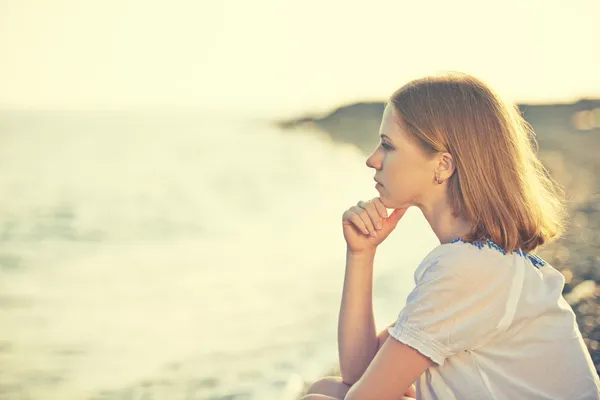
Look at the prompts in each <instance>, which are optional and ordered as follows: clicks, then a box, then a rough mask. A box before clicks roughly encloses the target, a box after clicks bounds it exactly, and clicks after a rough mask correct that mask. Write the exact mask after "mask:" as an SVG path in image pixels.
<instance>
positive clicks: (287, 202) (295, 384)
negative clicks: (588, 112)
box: [0, 111, 439, 400]
mask: <svg viewBox="0 0 600 400" xmlns="http://www.w3.org/2000/svg"><path fill="white" fill-rule="evenodd" d="M365 134H372V135H374V136H375V138H374V145H376V143H377V138H376V136H377V133H376V132H373V133H368V132H367V133H365ZM365 160H366V155H365V154H363V153H361V152H360V151H359V150H358V149H356V148H355V147H354V146H352V145H349V144H340V143H335V142H333V141H331V140H330V139H329V138H328V137H327V136H325V135H323V134H321V133H318V132H310V131H294V132H285V131H280V130H278V129H277V128H275V127H273V126H270V125H269V124H267V123H266V122H261V121H253V120H250V119H243V118H236V117H235V115H233V116H226V115H221V116H218V117H217V116H211V115H203V114H201V113H194V112H181V113H156V112H146V113H144V112H136V113H134V112H129V113H126V112H121V113H118V112H33V111H31V112H24V111H22V112H16V111H10V112H9V111H4V112H1V113H0V193H1V196H0V205H1V207H0V211H1V212H0V399H11V400H19V399H44V400H52V399H60V400H66V399H166V398H168V399H172V400H177V399H284V400H285V399H293V398H295V396H296V395H297V394H298V393H299V390H301V387H302V382H303V381H305V380H306V381H312V380H314V379H317V378H318V377H319V376H321V375H322V374H323V373H324V372H325V371H327V370H328V369H330V368H331V367H332V366H333V365H335V363H336V362H337V341H336V340H337V337H336V335H337V317H338V311H339V305H340V299H341V290H342V284H343V277H344V262H345V242H344V239H343V235H342V227H341V216H342V213H343V212H344V210H346V209H347V208H349V207H350V206H352V205H354V204H356V203H357V202H358V201H359V200H365V199H370V198H373V197H375V196H377V195H378V192H377V191H376V190H375V188H374V182H373V176H374V171H373V170H371V169H369V168H367V167H366V165H365ZM437 244H439V242H438V241H437V239H436V238H435V236H434V235H433V233H432V232H431V230H430V228H429V226H428V225H427V223H426V221H425V219H424V218H423V216H422V214H421V213H420V211H419V210H418V209H416V208H411V209H409V210H408V212H407V213H406V214H405V216H404V218H403V220H401V221H400V223H399V224H398V227H397V228H396V230H395V231H394V232H392V234H391V235H390V236H389V237H388V239H387V240H386V241H385V242H384V243H383V244H382V245H381V246H380V248H379V250H378V254H377V258H376V261H375V263H376V265H375V280H374V308H375V317H376V321H377V327H378V330H380V329H383V327H385V326H387V325H389V324H391V323H392V322H393V321H394V319H395V317H396V315H397V314H398V312H399V311H400V310H401V308H402V306H403V305H404V302H405V300H406V296H407V295H408V293H409V291H410V289H411V288H412V286H413V284H414V282H413V273H414V269H415V268H416V266H417V265H418V263H419V262H420V260H421V259H422V258H423V257H424V256H425V255H426V254H427V252H429V251H430V250H431V249H432V248H433V247H435V246H437Z"/></svg>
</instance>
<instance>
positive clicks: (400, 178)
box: [390, 158, 425, 193]
mask: <svg viewBox="0 0 600 400" xmlns="http://www.w3.org/2000/svg"><path fill="white" fill-rule="evenodd" d="M390 166H392V167H393V168H390V172H393V173H392V174H390V177H391V183H392V187H393V189H394V191H401V192H403V193H408V192H411V193H412V192H415V191H420V190H421V189H422V187H423V184H424V182H425V177H424V175H425V173H424V171H423V169H422V168H421V167H420V165H419V164H417V163H415V162H413V161H412V160H410V159H409V158H404V159H397V160H394V163H393V165H390Z"/></svg>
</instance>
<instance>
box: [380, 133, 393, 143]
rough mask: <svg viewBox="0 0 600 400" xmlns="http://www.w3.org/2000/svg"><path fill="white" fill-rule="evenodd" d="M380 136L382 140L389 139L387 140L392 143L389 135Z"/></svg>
mask: <svg viewBox="0 0 600 400" xmlns="http://www.w3.org/2000/svg"><path fill="white" fill-rule="evenodd" d="M379 136H381V138H387V140H389V141H390V142H391V141H392V139H391V138H390V137H389V136H388V135H386V134H382V135H379Z"/></svg>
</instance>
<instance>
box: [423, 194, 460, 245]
mask: <svg viewBox="0 0 600 400" xmlns="http://www.w3.org/2000/svg"><path fill="white" fill-rule="evenodd" d="M419 208H420V209H421V212H422V213H423V215H424V216H425V219H427V222H429V225H430V226H431V229H432V230H433V232H434V233H435V235H436V236H437V238H438V239H439V241H440V243H441V244H446V243H450V242H451V241H452V240H454V239H456V238H458V237H462V236H464V235H466V234H467V233H469V232H470V231H471V224H470V223H469V221H467V220H465V219H464V218H461V217H454V216H452V209H451V207H450V206H449V205H448V204H447V202H446V201H445V199H444V200H440V201H439V202H438V203H437V204H430V205H428V206H427V207H426V206H421V207H419Z"/></svg>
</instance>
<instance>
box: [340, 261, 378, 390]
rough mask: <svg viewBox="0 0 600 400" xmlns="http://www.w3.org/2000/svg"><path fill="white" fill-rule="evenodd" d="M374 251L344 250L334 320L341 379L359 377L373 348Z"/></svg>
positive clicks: (370, 359)
mask: <svg viewBox="0 0 600 400" xmlns="http://www.w3.org/2000/svg"><path fill="white" fill-rule="evenodd" d="M374 259H375V253H374V252H373V253H361V254H353V253H351V252H349V251H347V252H346V272H345V277H344V287H343V292H342V301H341V306H340V313H339V320H338V354H339V362H340V372H341V375H342V379H343V381H344V382H345V383H347V384H349V385H353V384H354V383H356V381H358V380H359V379H360V377H361V376H362V375H363V373H364V372H365V371H366V369H367V367H368V366H369V364H370V363H371V361H372V360H373V357H375V354H376V352H377V333H376V330H375V318H374V316H373V261H374Z"/></svg>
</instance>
